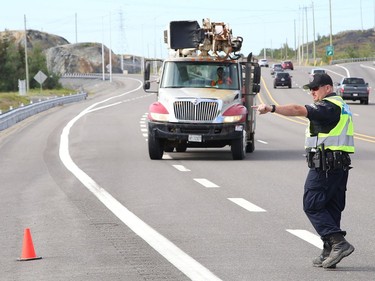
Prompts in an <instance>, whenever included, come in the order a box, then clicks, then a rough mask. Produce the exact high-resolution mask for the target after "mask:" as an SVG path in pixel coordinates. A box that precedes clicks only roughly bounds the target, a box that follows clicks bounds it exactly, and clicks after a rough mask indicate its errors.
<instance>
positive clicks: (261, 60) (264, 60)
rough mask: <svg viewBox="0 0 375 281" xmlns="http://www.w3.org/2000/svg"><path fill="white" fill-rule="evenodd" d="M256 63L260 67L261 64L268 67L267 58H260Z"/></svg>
mask: <svg viewBox="0 0 375 281" xmlns="http://www.w3.org/2000/svg"><path fill="white" fill-rule="evenodd" d="M258 63H259V66H260V67H262V66H265V67H268V60H267V59H260V60H259V62H258Z"/></svg>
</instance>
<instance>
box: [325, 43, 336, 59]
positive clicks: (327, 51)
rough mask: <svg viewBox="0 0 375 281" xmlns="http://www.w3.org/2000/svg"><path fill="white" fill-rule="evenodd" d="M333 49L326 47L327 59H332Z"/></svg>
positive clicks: (330, 46)
mask: <svg viewBox="0 0 375 281" xmlns="http://www.w3.org/2000/svg"><path fill="white" fill-rule="evenodd" d="M334 53H335V52H334V49H333V46H332V45H329V46H327V47H326V56H327V57H332V56H333V54H334Z"/></svg>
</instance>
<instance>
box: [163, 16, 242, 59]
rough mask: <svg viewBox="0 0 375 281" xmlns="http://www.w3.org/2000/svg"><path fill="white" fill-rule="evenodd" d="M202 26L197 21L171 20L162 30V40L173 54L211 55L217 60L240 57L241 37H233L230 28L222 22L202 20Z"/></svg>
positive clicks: (183, 55) (179, 55) (182, 55)
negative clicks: (166, 28) (166, 27)
mask: <svg viewBox="0 0 375 281" xmlns="http://www.w3.org/2000/svg"><path fill="white" fill-rule="evenodd" d="M202 25H203V26H202V27H200V26H199V24H198V22H197V21H172V22H170V24H169V28H168V30H165V31H164V42H165V43H167V44H168V47H169V49H171V50H174V51H175V53H174V56H176V57H185V56H196V55H198V56H200V57H213V58H214V59H218V60H225V59H227V58H229V59H232V60H236V59H239V58H241V55H240V54H237V53H236V52H239V51H240V50H241V47H242V41H243V38H242V37H239V36H238V37H234V36H233V35H232V30H231V29H230V28H229V26H228V25H227V24H225V23H223V22H211V21H210V20H209V19H203V20H202ZM198 53H199V54H198Z"/></svg>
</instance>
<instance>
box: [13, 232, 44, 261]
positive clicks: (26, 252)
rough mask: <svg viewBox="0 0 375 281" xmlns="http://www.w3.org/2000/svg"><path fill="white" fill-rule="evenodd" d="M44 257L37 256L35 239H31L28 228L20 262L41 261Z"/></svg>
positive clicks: (24, 237)
mask: <svg viewBox="0 0 375 281" xmlns="http://www.w3.org/2000/svg"><path fill="white" fill-rule="evenodd" d="M41 258H42V257H37V256H36V255H35V250H34V245H33V239H32V238H31V233H30V229H29V228H26V229H25V232H24V236H23V245H22V254H21V257H20V258H19V259H18V260H19V261H29V260H39V259H41Z"/></svg>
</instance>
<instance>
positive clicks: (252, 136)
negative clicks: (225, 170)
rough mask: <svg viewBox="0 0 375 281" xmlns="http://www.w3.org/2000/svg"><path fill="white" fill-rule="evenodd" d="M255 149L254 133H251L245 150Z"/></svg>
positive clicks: (251, 150)
mask: <svg viewBox="0 0 375 281" xmlns="http://www.w3.org/2000/svg"><path fill="white" fill-rule="evenodd" d="M254 150H255V141H254V134H251V137H250V141H248V142H247V145H246V152H247V153H252V152H254Z"/></svg>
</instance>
